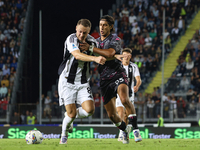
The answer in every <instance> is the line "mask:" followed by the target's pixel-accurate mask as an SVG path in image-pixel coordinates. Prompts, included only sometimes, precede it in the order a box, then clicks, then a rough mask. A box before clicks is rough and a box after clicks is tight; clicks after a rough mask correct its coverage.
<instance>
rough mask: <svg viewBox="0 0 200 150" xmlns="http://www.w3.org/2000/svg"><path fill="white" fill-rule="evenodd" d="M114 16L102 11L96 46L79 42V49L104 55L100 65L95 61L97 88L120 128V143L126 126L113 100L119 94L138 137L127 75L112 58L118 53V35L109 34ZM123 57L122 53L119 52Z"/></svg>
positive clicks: (126, 138) (138, 138) (126, 139)
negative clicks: (98, 76)
mask: <svg viewBox="0 0 200 150" xmlns="http://www.w3.org/2000/svg"><path fill="white" fill-rule="evenodd" d="M113 26H114V19H113V18H112V17H111V16H109V15H105V16H103V17H102V18H101V19H100V22H99V30H100V35H101V36H100V37H99V38H98V39H97V47H94V46H92V45H89V44H87V43H84V44H80V45H81V48H80V49H82V50H89V51H92V52H94V53H97V54H100V55H101V56H104V57H106V58H107V61H106V63H105V64H104V65H99V67H98V71H99V73H100V88H101V93H102V99H103V101H104V107H105V109H106V111H107V114H108V117H109V118H110V120H111V121H112V122H113V123H114V124H115V126H117V127H118V128H119V129H120V130H122V131H123V143H124V144H127V143H129V133H130V130H131V129H130V127H128V126H127V125H126V123H125V122H124V121H123V120H122V119H121V118H120V117H119V115H118V114H117V112H116V106H115V100H116V97H117V94H118V95H119V97H120V99H121V102H122V104H123V105H124V107H125V108H126V114H127V115H128V119H129V123H130V124H132V126H133V133H134V136H135V141H136V142H137V141H141V140H142V139H141V136H140V132H139V129H138V126H137V116H136V112H135V108H134V106H133V104H132V103H131V102H130V100H129V88H128V78H127V75H126V71H125V69H124V68H123V66H122V63H121V61H119V60H118V59H116V58H115V57H118V56H119V55H120V54H121V49H122V48H121V39H120V38H119V37H118V36H117V35H114V34H112V31H113ZM122 57H123V56H122Z"/></svg>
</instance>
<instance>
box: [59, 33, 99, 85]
mask: <svg viewBox="0 0 200 150" xmlns="http://www.w3.org/2000/svg"><path fill="white" fill-rule="evenodd" d="M86 42H87V43H89V44H90V45H91V44H92V45H94V46H95V47H96V45H97V44H96V40H95V39H94V38H93V37H92V36H91V35H88V36H87V38H86ZM75 50H79V40H78V38H77V37H76V33H73V34H71V35H69V36H68V37H67V39H66V41H65V44H64V56H63V62H62V63H61V65H60V66H59V69H58V74H59V75H61V74H62V75H64V76H65V77H66V79H67V82H69V83H71V84H74V83H75V82H76V83H81V84H84V83H87V82H88V81H89V78H90V76H89V62H84V61H80V60H77V59H75V57H74V56H73V55H72V54H71V52H73V51H75ZM83 53H85V54H87V55H92V53H91V52H90V51H85V52H83Z"/></svg>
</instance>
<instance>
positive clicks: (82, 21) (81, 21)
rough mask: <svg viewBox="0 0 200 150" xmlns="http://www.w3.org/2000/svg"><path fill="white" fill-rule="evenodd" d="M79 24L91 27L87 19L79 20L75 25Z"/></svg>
mask: <svg viewBox="0 0 200 150" xmlns="http://www.w3.org/2000/svg"><path fill="white" fill-rule="evenodd" d="M80 24H81V25H83V26H84V27H89V28H91V26H92V24H91V22H90V20H88V19H81V20H79V21H78V22H77V25H80Z"/></svg>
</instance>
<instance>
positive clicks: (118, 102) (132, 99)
mask: <svg viewBox="0 0 200 150" xmlns="http://www.w3.org/2000/svg"><path fill="white" fill-rule="evenodd" d="M129 100H130V101H131V103H132V104H133V105H134V94H133V96H131V97H129ZM116 107H124V105H123V104H122V102H121V100H120V98H119V95H118V94H117V98H116Z"/></svg>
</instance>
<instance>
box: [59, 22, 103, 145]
mask: <svg viewBox="0 0 200 150" xmlns="http://www.w3.org/2000/svg"><path fill="white" fill-rule="evenodd" d="M90 29H91V23H90V21H89V20H87V19H81V20H79V21H78V23H77V25H76V33H73V34H71V35H69V36H68V37H67V39H66V41H65V44H64V60H63V62H62V63H61V65H60V66H59V69H58V74H59V75H60V76H59V82H58V93H59V104H60V106H61V105H65V109H66V113H65V117H64V119H63V122H62V133H61V140H60V144H67V137H68V132H69V129H70V128H72V127H71V126H73V124H72V122H73V121H74V119H75V118H76V117H77V118H84V117H88V116H90V115H92V114H93V113H94V109H95V107H94V100H93V96H92V93H91V89H90V86H89V83H88V81H89V77H90V76H89V67H88V66H89V63H88V62H91V61H95V62H96V63H99V64H101V65H104V63H105V61H106V59H105V58H104V57H103V56H99V57H96V56H91V54H92V53H91V52H90V51H85V52H82V51H81V50H80V43H85V42H87V43H90V45H93V46H96V41H95V39H94V38H93V37H92V36H90V35H89V32H90ZM75 101H76V102H77V103H78V104H81V106H82V107H79V108H78V109H77V108H76V104H75Z"/></svg>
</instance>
